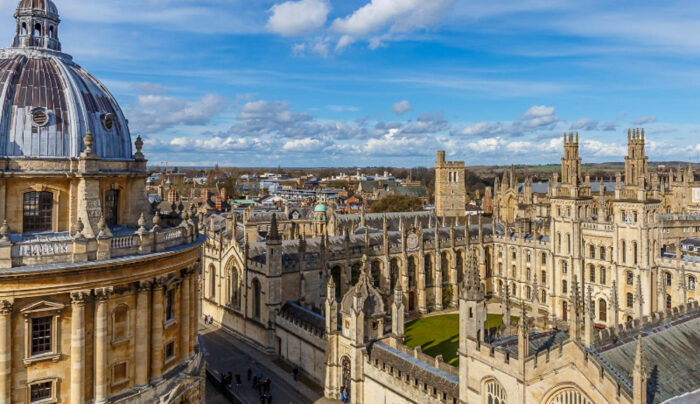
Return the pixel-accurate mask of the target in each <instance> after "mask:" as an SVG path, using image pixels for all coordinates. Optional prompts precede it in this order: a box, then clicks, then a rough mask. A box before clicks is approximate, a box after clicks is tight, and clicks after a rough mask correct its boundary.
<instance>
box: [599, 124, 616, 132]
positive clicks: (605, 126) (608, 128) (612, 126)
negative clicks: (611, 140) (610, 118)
mask: <svg viewBox="0 0 700 404" xmlns="http://www.w3.org/2000/svg"><path fill="white" fill-rule="evenodd" d="M600 130H602V131H604V132H614V131H616V130H617V122H605V123H604V124H602V125H600Z"/></svg>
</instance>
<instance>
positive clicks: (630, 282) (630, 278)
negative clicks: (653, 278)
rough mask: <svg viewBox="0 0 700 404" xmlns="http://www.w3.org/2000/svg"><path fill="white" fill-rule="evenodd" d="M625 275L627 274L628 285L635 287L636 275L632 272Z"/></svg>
mask: <svg viewBox="0 0 700 404" xmlns="http://www.w3.org/2000/svg"><path fill="white" fill-rule="evenodd" d="M625 273H626V274H627V284H628V285H634V274H633V273H632V271H627V272H625Z"/></svg>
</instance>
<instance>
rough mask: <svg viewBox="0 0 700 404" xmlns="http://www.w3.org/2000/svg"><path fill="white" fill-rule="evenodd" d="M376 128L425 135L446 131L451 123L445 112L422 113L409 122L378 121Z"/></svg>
mask: <svg viewBox="0 0 700 404" xmlns="http://www.w3.org/2000/svg"><path fill="white" fill-rule="evenodd" d="M375 128H376V129H377V130H380V131H389V130H394V131H396V133H400V134H408V135H421V134H423V135H425V134H433V133H438V132H446V131H449V129H450V124H449V122H447V121H446V120H445V117H444V114H443V113H442V112H438V113H436V114H430V113H422V114H420V115H419V116H418V119H416V120H415V121H407V122H384V121H380V122H377V123H376V125H375Z"/></svg>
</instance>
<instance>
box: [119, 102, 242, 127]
mask: <svg viewBox="0 0 700 404" xmlns="http://www.w3.org/2000/svg"><path fill="white" fill-rule="evenodd" d="M228 104H229V103H228V101H227V100H226V99H225V98H224V97H222V96H220V95H217V94H207V95H204V96H202V97H201V98H200V99H199V100H197V101H190V100H186V99H183V98H177V97H168V96H162V95H153V94H151V95H140V96H139V97H138V98H137V99H136V101H135V102H134V103H133V104H130V105H128V106H127V107H126V111H127V115H128V116H129V119H130V121H129V122H130V126H131V129H132V130H133V131H135V132H138V133H143V134H150V133H155V132H159V131H162V130H165V129H169V128H173V127H176V126H196V125H206V124H208V123H209V122H210V121H211V120H212V119H213V118H214V117H216V116H218V115H220V114H221V113H222V112H223V111H224V110H225V109H226V108H227V107H228Z"/></svg>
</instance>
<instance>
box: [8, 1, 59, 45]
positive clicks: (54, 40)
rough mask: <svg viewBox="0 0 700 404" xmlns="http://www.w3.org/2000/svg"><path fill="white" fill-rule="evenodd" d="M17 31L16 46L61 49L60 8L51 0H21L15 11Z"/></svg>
mask: <svg viewBox="0 0 700 404" xmlns="http://www.w3.org/2000/svg"><path fill="white" fill-rule="evenodd" d="M15 20H16V21H17V32H16V33H15V39H14V41H13V43H12V46H13V47H14V48H39V49H51V50H55V51H59V52H60V51H61V42H60V41H59V40H58V24H59V23H60V22H61V19H60V18H59V17H58V9H57V8H56V5H55V4H54V3H53V1H51V0H21V1H20V2H19V5H18V6H17V11H15Z"/></svg>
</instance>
